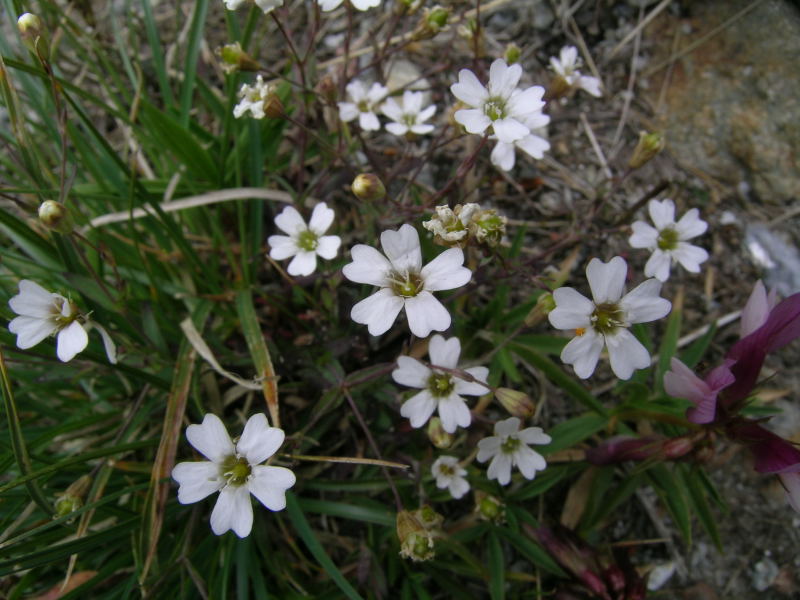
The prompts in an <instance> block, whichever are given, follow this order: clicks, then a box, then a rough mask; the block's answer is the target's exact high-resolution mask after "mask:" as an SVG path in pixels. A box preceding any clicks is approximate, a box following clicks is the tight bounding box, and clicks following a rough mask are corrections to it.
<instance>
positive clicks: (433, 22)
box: [411, 4, 450, 41]
mask: <svg viewBox="0 0 800 600" xmlns="http://www.w3.org/2000/svg"><path fill="white" fill-rule="evenodd" d="M449 18H450V10H449V9H447V8H444V7H442V6H439V5H438V4H437V5H436V6H434V7H433V8H426V9H425V14H423V15H422V18H421V19H420V20H419V23H417V28H416V29H415V30H414V33H413V34H412V36H411V39H413V40H415V41H419V40H429V39H431V38H433V37H435V36H436V35H437V34H439V33H440V32H441V31H442V30H443V29H444V28H445V27H447V20H448V19H449Z"/></svg>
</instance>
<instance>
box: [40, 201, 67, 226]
mask: <svg viewBox="0 0 800 600" xmlns="http://www.w3.org/2000/svg"><path fill="white" fill-rule="evenodd" d="M39 220H40V221H41V222H42V224H43V225H44V226H45V227H47V228H48V229H50V230H52V231H57V232H59V233H71V232H72V230H73V228H74V227H75V223H74V221H73V220H72V215H71V214H70V212H69V209H68V208H67V207H66V206H64V205H63V204H61V203H60V202H56V201H55V200H45V201H44V202H42V204H41V206H39Z"/></svg>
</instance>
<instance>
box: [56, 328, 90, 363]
mask: <svg viewBox="0 0 800 600" xmlns="http://www.w3.org/2000/svg"><path fill="white" fill-rule="evenodd" d="M88 343H89V336H88V335H87V333H86V330H85V329H84V328H83V325H81V324H80V323H79V322H78V321H73V322H72V323H70V324H69V325H67V326H66V327H64V329H62V330H61V331H59V332H58V335H57V336H56V356H58V359H59V360H60V361H61V362H69V361H71V360H72V359H73V358H75V355H76V354H77V353H78V352H80V351H81V350H83V349H84V348H86V346H87V344H88Z"/></svg>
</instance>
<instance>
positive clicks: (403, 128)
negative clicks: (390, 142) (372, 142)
mask: <svg viewBox="0 0 800 600" xmlns="http://www.w3.org/2000/svg"><path fill="white" fill-rule="evenodd" d="M422 98H423V93H422V92H412V91H410V90H406V91H405V92H403V106H402V107H401V106H400V105H399V104H398V103H397V100H395V99H394V98H389V99H388V100H386V102H384V103H383V106H381V111H382V112H383V114H384V115H386V116H387V117H389V118H390V119H391V120H392V121H393V123H388V124H387V125H386V130H387V131H388V132H389V133H393V134H395V135H405V134H407V133H408V132H409V131H410V132H411V133H416V134H417V135H425V134H426V133H430V132H431V131H433V125H426V124H425V121H427V120H428V119H430V118H431V117H432V116H433V115H434V113H435V112H436V105H435V104H431V105H430V106H429V107H427V108H425V109H423V108H422Z"/></svg>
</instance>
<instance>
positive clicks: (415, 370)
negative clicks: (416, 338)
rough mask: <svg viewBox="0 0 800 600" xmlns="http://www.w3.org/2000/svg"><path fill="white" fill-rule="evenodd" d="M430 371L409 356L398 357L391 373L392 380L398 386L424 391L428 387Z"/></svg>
mask: <svg viewBox="0 0 800 600" xmlns="http://www.w3.org/2000/svg"><path fill="white" fill-rule="evenodd" d="M430 376H431V370H430V369H429V368H428V367H426V366H425V365H423V364H422V363H421V362H419V361H418V360H417V359H416V358H412V357H410V356H398V357H397V368H396V369H395V370H394V371H392V379H394V380H395V382H397V383H399V384H400V385H407V386H408V387H413V388H418V389H425V388H426V387H428V379H430Z"/></svg>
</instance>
